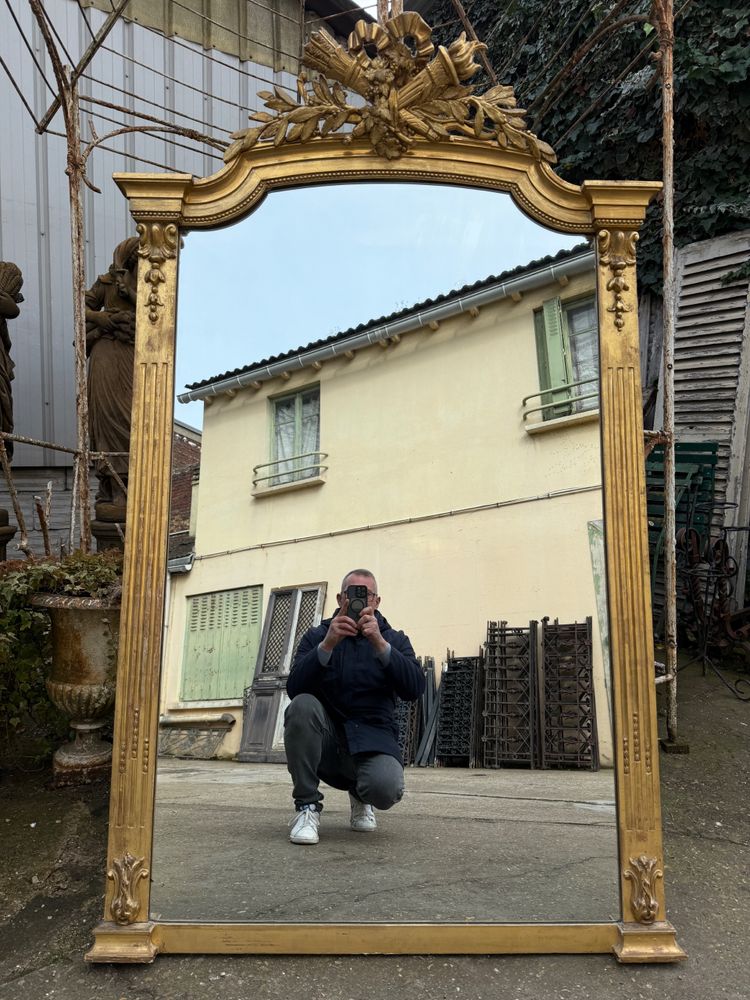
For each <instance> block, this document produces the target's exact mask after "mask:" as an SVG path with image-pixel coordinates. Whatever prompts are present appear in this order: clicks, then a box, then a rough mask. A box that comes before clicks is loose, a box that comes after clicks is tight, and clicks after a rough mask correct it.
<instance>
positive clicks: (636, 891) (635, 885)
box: [623, 854, 664, 924]
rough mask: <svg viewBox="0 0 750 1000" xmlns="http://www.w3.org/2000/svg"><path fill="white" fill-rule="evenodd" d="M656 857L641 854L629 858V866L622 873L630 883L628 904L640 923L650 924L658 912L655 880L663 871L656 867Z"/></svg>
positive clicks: (660, 876) (661, 875)
mask: <svg viewBox="0 0 750 1000" xmlns="http://www.w3.org/2000/svg"><path fill="white" fill-rule="evenodd" d="M658 863H659V862H658V861H657V859H656V858H650V857H648V855H646V854H641V855H639V856H638V857H637V858H631V859H630V867H629V868H626V869H625V871H624V872H623V875H624V877H625V878H626V879H628V880H629V881H630V882H631V883H632V885H631V888H630V892H631V897H630V905H631V907H632V910H633V913H634V914H635V917H636V920H638V921H640V923H642V924H652V923H653V922H654V921H655V920H656V917H657V914H658V913H659V902H658V900H657V898H656V880H657V879H660V878H663V875H664V873H663V872H662V871H661V869H660V868H657V865H658Z"/></svg>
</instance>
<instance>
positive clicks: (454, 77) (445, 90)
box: [224, 12, 556, 163]
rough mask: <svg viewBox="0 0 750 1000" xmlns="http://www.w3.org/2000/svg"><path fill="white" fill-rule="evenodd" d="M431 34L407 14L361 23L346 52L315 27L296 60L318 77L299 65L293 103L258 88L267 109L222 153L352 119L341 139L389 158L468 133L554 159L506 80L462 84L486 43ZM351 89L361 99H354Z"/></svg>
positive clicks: (297, 138) (326, 130) (307, 135)
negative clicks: (478, 90)
mask: <svg viewBox="0 0 750 1000" xmlns="http://www.w3.org/2000/svg"><path fill="white" fill-rule="evenodd" d="M431 35H432V29H431V28H430V26H429V25H428V24H427V23H426V22H425V21H424V20H423V19H422V18H421V17H420V15H419V14H416V13H413V12H410V13H406V14H399V15H398V16H397V17H393V18H391V19H390V20H387V21H385V22H384V23H383V24H373V23H369V22H367V21H359V22H358V23H357V24H356V25H355V28H354V31H353V32H352V33H351V35H350V36H349V40H348V50H347V49H344V48H343V47H342V46H341V45H339V44H338V43H337V42H336V41H334V39H333V38H332V37H331V36H330V35H329V34H327V33H325V32H323V31H319V32H316V34H314V35H313V36H312V38H311V39H310V41H309V42H308V43H307V45H306V46H305V49H304V54H303V58H302V64H303V66H306V67H308V68H309V69H313V70H317V71H318V72H319V74H320V75H319V76H318V77H317V78H316V79H315V80H313V81H308V78H307V76H306V74H305V72H304V70H303V72H302V73H301V74H300V76H299V79H298V81H297V99H296V100H295V99H294V98H293V97H292V96H291V95H290V94H287V93H286V92H285V91H283V90H281V88H279V87H276V88H274V91H273V93H271V92H270V91H261V92H260V93H259V97H261V98H262V99H263V101H264V102H265V105H266V107H267V108H268V109H269V111H258V112H256V113H255V114H252V115H251V116H250V120H251V121H257V122H260V124H259V125H258V126H256V127H253V128H247V129H242V130H241V131H239V132H235V133H234V134H233V135H232V138H233V139H234V140H235V142H234V143H233V144H232V145H231V146H230V147H229V149H228V150H227V151H226V153H225V155H224V158H225V160H226V161H227V162H229V161H230V160H233V159H234V158H235V157H237V156H239V154H240V153H242V152H244V151H245V150H248V149H252V148H253V146H255V145H256V144H257V143H258V142H260V141H264V140H265V141H272V142H273V143H274V145H276V146H280V145H282V144H283V143H289V142H308V141H309V140H311V139H313V138H315V137H317V136H326V135H329V134H330V133H333V132H336V131H337V130H338V129H340V128H342V127H343V126H345V125H349V126H352V128H351V130H350V131H349V132H347V133H346V134H345V135H344V137H343V139H344V142H351V141H352V140H353V139H360V138H362V139H367V140H369V142H370V143H371V145H372V147H373V149H374V150H375V152H376V153H378V154H379V155H380V156H385V157H387V158H388V159H396V158H398V157H400V156H402V155H403V154H404V153H406V152H407V151H408V150H409V148H410V147H411V146H412V145H413V144H414V142H415V141H416V140H417V139H418V138H422V139H428V140H431V141H447V140H449V139H450V138H451V136H452V135H466V136H470V137H471V138H474V139H479V140H483V141H487V142H491V143H496V144H497V145H499V146H501V147H504V148H508V149H517V150H519V151H521V152H524V153H526V154H529V153H530V154H531V155H532V156H534V157H535V158H536V159H538V160H545V161H546V162H548V163H554V162H555V161H556V156H555V152H554V150H553V149H552V147H551V146H549V145H548V144H547V143H546V142H542V141H541V140H540V139H538V138H537V137H536V136H535V135H534V134H533V133H531V132H529V131H528V129H527V128H526V123H525V120H524V115H525V114H526V112H525V111H523V110H522V109H520V108H518V107H517V106H516V98H515V96H514V94H513V88H512V87H507V86H497V87H493V88H492V89H491V90H488V91H486V92H485V93H484V94H481V95H475V94H474V89H475V88H474V87H473V86H471V85H466V84H465V81H466V80H469V79H471V77H472V76H474V74H475V73H476V71H477V70H478V69H479V65H478V64H477V63H475V62H474V55H475V53H476V52H477V51H478V50H482V49H484V48H485V46H484V45H483V44H482V43H481V42H476V41H467V39H466V35H465V33H464V34H461V35H460V36H459V37H458V38H457V39H456V40H455V41H454V42H452V43H451V44H450V45H449V46H448V47H447V48H445V47H444V46H442V45H440V46H439V47H438V49H437V54H435V46H434V44H433V42H432V40H431ZM329 81H334V82H333V84H332V85H331V83H329ZM352 94H358V95H359V96H360V97H361V98H362V99H363V101H364V103H363V104H361V105H360V104H357V105H354V104H352V103H350V101H351V97H352ZM269 112H273V113H269Z"/></svg>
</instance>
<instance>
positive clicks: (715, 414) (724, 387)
mask: <svg viewBox="0 0 750 1000" xmlns="http://www.w3.org/2000/svg"><path fill="white" fill-rule="evenodd" d="M749 255H750V231H745V232H743V233H733V234H732V235H730V236H723V237H720V238H719V239H715V240H705V241H702V242H700V243H693V244H691V245H690V246H687V247H683V248H682V249H681V250H680V251H679V252H678V254H677V289H678V297H677V316H676V323H675V348H674V359H675V360H674V380H675V417H674V420H675V436H676V439H677V441H690V442H697V441H715V442H717V443H718V446H719V448H718V462H717V465H716V485H715V500H716V503H717V511H718V513H717V515H716V516H715V518H714V521H715V524H717V525H718V524H721V523H722V522H723V523H725V524H727V525H746V524H747V523H748V517H749V515H750V496H748V493H750V490H749V489H748V483H747V482H743V479H744V478H745V467H746V458H747V437H748V395H749V393H750V345H749V344H748V339H750V323H749V319H748V312H749V310H748V280H747V278H739V279H735V280H732V281H729V282H728V283H726V284H723V283H722V282H723V279H724V278H725V276H726V275H728V274H730V273H731V272H732V271H735V270H736V269H737V268H738V267H739V266H740V265H741V264H743V263H744V262H745V261H747V259H748V256H749ZM657 405H658V404H657ZM660 411H661V408H660V407H659V408H658V409H657V412H660ZM722 504H728V505H736V506H729V507H727V508H722V507H721V506H720V505H722ZM729 543H730V547H731V548H732V549H733V554H734V556H735V558H736V559H737V561H738V563H739V564H740V574H741V575H740V576H739V579H740V580H744V566H745V559H746V552H747V533H746V532H742V531H740V532H732V533H731V537H730V538H729ZM740 599H741V597H740Z"/></svg>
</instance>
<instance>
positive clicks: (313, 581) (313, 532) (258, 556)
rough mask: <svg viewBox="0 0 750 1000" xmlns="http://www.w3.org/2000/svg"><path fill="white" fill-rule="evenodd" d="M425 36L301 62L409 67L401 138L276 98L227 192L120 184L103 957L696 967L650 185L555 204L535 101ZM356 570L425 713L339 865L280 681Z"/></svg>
mask: <svg viewBox="0 0 750 1000" xmlns="http://www.w3.org/2000/svg"><path fill="white" fill-rule="evenodd" d="M429 35H430V33H429V29H428V28H427V27H426V25H424V22H422V21H421V19H419V18H418V17H417V16H416V15H403V16H401V17H400V18H395V19H393V20H392V21H390V22H387V23H386V24H385V25H380V26H377V27H373V26H372V25H370V26H369V27H368V26H365V25H362V26H361V29H360V30H359V33H358V32H357V31H355V33H354V34H353V35H352V37H351V38H350V40H349V48H348V51H347V50H344V49H343V48H338V47H336V46H334V45H333V43H332V42H330V40H325V39H323V38H322V37H321V36H318V37H317V39H314V40H313V42H311V43H310V45H309V46H308V50H307V58H308V62H309V63H310V65H311V66H312V67H313V68H315V69H318V70H320V71H322V72H323V73H324V75H326V76H328V77H329V78H332V79H335V80H340V81H341V83H343V84H344V85H345V86H346V87H347V88H349V89H351V90H355V91H357V90H358V91H359V92H360V94H362V95H363V96H364V97H365V100H367V94H368V93H370V91H368V89H367V88H368V87H370V86H372V84H371V83H368V82H367V80H368V79H370V77H368V75H367V74H370V75H372V72H373V67H374V68H375V69H376V70H377V69H378V67H381V68H382V65H397V70H398V71H397V72H396V73H395V81H393V80H391V83H390V84H389V85H388V86H390V91H389V93H386V94H385V95H383V94H380V96H381V97H383V96H385V98H386V99H387V107H388V109H389V110H388V112H387V114H385V117H384V116H383V106H382V105H379V104H378V102H377V101H375V103H374V104H373V109H374V111H375V112H378V114H376V115H374V117H371V118H369V119H368V116H367V113H366V109H367V104H365V106H364V107H365V110H364V111H363V109H362V105H356V106H352V109H351V111H350V112H349V111H346V109H347V108H348V107H349V105H348V104H347V103H346V100H345V98H346V93H345V91H344V90H343V89H341V88H339V86H338V85H337V86H336V87H330V85H323V84H321V83H319V82H318V83H317V84H316V87H315V88H313V89H311V90H309V91H307V96H306V97H305V98H304V101H303V105H302V106H300V107H297V106H296V102H295V99H294V98H292V97H290V96H284V97H281V96H280V95H278V94H276V95H273V96H271V97H270V98H269V109H270V111H271V112H272V113H270V114H268V115H266V116H264V117H263V118H261V119H260V125H259V126H258V128H257V129H255V130H254V131H248V132H246V133H243V134H242V135H240V136H239V137H238V139H237V142H236V144H235V147H233V148H232V149H231V150H230V152H229V155H228V157H227V159H228V162H227V166H226V167H225V168H224V169H223V170H222V171H221V172H220V173H218V174H216V175H214V176H212V177H208V178H204V179H199V180H195V179H193V178H191V177H189V176H187V175H118V176H117V177H116V180H117V182H118V184H119V185H120V187H121V188H122V190H123V192H124V193H125V194H126V196H127V197H128V198H129V201H130V208H131V212H132V214H133V217H134V219H135V220H136V222H137V223H138V226H139V232H140V235H141V251H140V252H141V265H140V270H139V282H140V286H139V287H140V293H139V294H140V296H141V303H142V307H141V308H140V311H139V316H138V328H137V341H138V355H137V360H136V391H135V398H134V428H133V444H132V448H131V472H130V483H131V489H130V495H129V500H128V503H129V513H128V524H129V532H128V537H127V541H126V576H125V585H124V603H123V621H122V628H121V633H122V635H123V637H124V641H123V642H122V647H121V650H120V661H119V671H120V673H119V685H118V703H117V713H116V734H115V744H116V753H115V758H116V759H115V764H114V770H113V779H114V780H113V789H112V805H111V817H110V843H109V859H108V873H107V876H108V881H107V887H108V891H107V897H106V904H105V914H104V920H103V921H102V923H101V924H99V926H98V927H97V928H96V929H95V944H94V947H93V948H92V950H91V952H90V953H89V956H88V957H89V958H90V959H91V960H92V961H150V960H151V959H153V957H154V956H155V955H156V954H158V953H176V952H201V951H211V952H216V951H228V952H268V953H273V952H276V953H280V952H284V953H358V952H361V953H375V952H380V953H396V952H452V953H460V952H474V953H479V952H484V953H486V952H498V953H502V952H507V953H518V952H545V951H546V952H566V951H571V952H586V951H588V952H610V951H614V953H615V954H616V955H617V956H618V957H619V958H620V960H622V961H673V960H676V959H678V958H680V957H681V956H682V952H681V949H680V948H679V946H678V945H677V943H676V942H675V938H674V931H673V928H672V927H671V925H670V924H669V923H668V922H667V921H666V918H665V910H664V906H665V904H664V888H663V860H662V846H661V822H660V812H659V786H658V758H657V742H656V720H655V696H654V685H653V666H652V664H653V649H652V642H651V638H650V631H649V599H648V564H647V558H646V556H647V550H646V538H645V521H644V510H643V509H644V483H643V459H642V440H641V439H642V424H641V417H640V387H639V375H638V373H639V361H638V331H637V311H636V278H635V256H636V240H637V235H636V233H637V229H638V226H639V225H640V224H641V222H642V220H643V215H644V212H645V208H646V205H647V204H648V201H649V200H650V198H651V197H652V195H653V194H654V192H655V191H656V190H658V185H656V184H653V183H649V184H645V183H644V184H641V183H636V182H621V183H605V182H589V183H586V184H584V185H583V186H582V187H581V188H578V187H574V186H572V185H570V184H566V183H564V182H563V181H561V180H560V179H559V178H558V177H557V176H556V175H555V173H554V171H553V169H552V167H551V165H550V161H551V160H553V154H552V151H551V150H549V148H548V147H546V146H545V145H544V143H542V142H540V141H539V140H537V139H536V137H534V136H532V135H530V134H529V133H528V132H525V131H524V128H523V122H522V120H520V119H519V117H518V116H517V115H516V114H515V113H514V110H513V101H512V95H510V94H508V93H507V92H506V91H504V90H503V88H499V89H497V90H496V91H495V92H490V93H488V94H486V95H485V96H484V99H483V100H482V101H477V100H476V99H475V98H473V97H472V96H471V93H470V88H469V87H467V86H463V82H464V81H466V80H467V79H468V78H469V77H470V76H471V74H472V72H473V69H474V68H475V67H474V66H473V64H472V57H473V47H472V45H471V44H470V43H465V42H462V41H461V40H459V41H458V42H457V43H456V44H455V45H453V46H451V47H450V49H447V50H446V49H440V50H438V51H437V53H436V52H435V51H434V50H433V47H432V44H431V42H430V37H429ZM389 58H390V59H391V60H392V61H391V62H390V63H389ZM376 60H377V61H376ZM376 75H377V74H376ZM378 79H379V81H380V82H379V83H378V86H379V87H381V90H382V88H383V87H385V86H386V85H385V84H384V83H383V79H382V77H379V78H378ZM307 86H310V85H309V84H308V85H307ZM387 89H388V88H387V87H386V90H387ZM379 93H380V92H379ZM329 101H330V102H332V103H333V104H335V105H336V110H335V111H333V110H331V108H330V107H329V105H328V103H327V102H329ZM355 108H356V110H355ZM345 111H346V113H345ZM461 114H465V116H466V117H467V118H468V119H470V125H469V126H467V123H466V122H462V121H461V120H460V115H461ZM347 116H348V117H347ZM329 119H330V120H329ZM396 120H397V121H398V122H399V123H400V124H399V125H398V127H397V126H396V125H394V124H393V123H394V121H396ZM361 122H369V125H367V126H366V127H365V126H362V127H360V124H359V123H361ZM389 122H390V124H388V123H389ZM308 123H310V124H309V125H308ZM352 124H353V125H354V128H353V129H352V130H351V131H344V132H343V133H340V132H337V127H338V126H341V125H343V126H344V127H345V128H347V126H351V125H352ZM321 132H322V134H321ZM388 220H390V222H389V221H388ZM295 246H299V247H304V248H305V251H306V252H305V253H304V255H302V254H300V256H299V260H300V262H301V263H300V265H299V267H298V268H297V267H295V266H294V265H293V264H292V265H290V263H289V262H290V260H291V261H294V259H295V252H294V248H295ZM178 261H179V268H178ZM311 262H312V264H313V266H314V272H313V273H312V274H311V273H310V269H311ZM303 270H304V272H305V273H302V271H303ZM178 277H179V281H178ZM178 289H179V291H178ZM266 336H268V337H269V338H270V339H264V338H265V337H266ZM175 365H176V367H177V372H178V373H179V375H178V382H180V383H184V382H187V383H188V388H187V389H184V388H182V385H180V386H179V387H178V394H179V397H180V400H181V402H180V403H178V404H177V408H175V406H174V403H173V394H174V384H175V374H174V373H175ZM182 404H187V405H185V406H184V409H181V406H182ZM196 410H199V411H200V413H199V415H198V416H191V414H194V413H195V412H196ZM175 418H176V419H178V420H184V421H185V422H186V423H187V424H191V423H192V424H196V423H201V422H202V439H201V458H200V473H199V476H196V477H195V479H196V480H197V486H196V488H195V489H194V491H193V500H194V510H193V524H192V526H191V529H190V533H191V545H190V547H189V551H187V550H186V553H183V556H182V557H178V558H172V559H169V560H168V558H167V555H168V553H167V541H168V532H169V524H170V479H171V476H170V453H171V441H172V434H173V426H174V424H173V421H174V419H175ZM173 501H174V498H173ZM174 502H176V501H174ZM173 513H174V511H172V514H173ZM172 521H174V518H173V517H172ZM168 563H169V570H170V571H169V572H167V570H168ZM354 566H367V567H368V568H369V569H371V570H372V571H373V572H374V574H375V576H376V577H377V580H378V583H379V588H380V594H381V600H382V607H381V610H382V612H383V614H384V615H385V617H386V618H388V619H389V621H391V622H392V624H393V625H394V627H396V628H398V629H403V630H404V631H405V632H406V633H408V635H409V637H410V639H411V641H412V643H413V646H414V649H415V651H416V653H417V655H418V656H419V657H420V661H421V665H422V670H423V672H424V675H425V679H426V688H427V691H426V694H425V695H424V696H422V698H421V699H419V700H418V702H416V703H414V706H413V708H410V706H409V705H408V704H406V703H404V704H403V705H399V706H398V709H399V712H400V716H399V725H400V738H401V751H402V753H403V755H404V758H405V763H406V764H407V767H406V779H405V780H406V794H405V795H404V798H403V800H402V801H401V802H399V803H398V804H397V805H396V806H395V807H394V808H393V809H392V810H388V811H387V812H382V813H379V814H378V829H377V831H376V832H375V833H373V834H372V835H370V834H368V835H367V836H364V837H363V836H361V835H358V834H353V833H352V831H351V830H350V829H349V801H348V798H347V795H346V793H345V792H343V791H339V790H338V789H332V788H327V787H326V788H325V789H324V792H325V809H324V812H323V816H322V821H321V839H320V843H319V844H316V845H315V846H314V847H312V846H307V845H306V846H299V845H296V844H291V843H290V842H289V840H288V837H287V832H288V831H287V829H286V824H287V820H288V818H289V817H290V815H291V814H292V799H291V787H290V778H289V775H288V773H287V769H286V767H285V766H284V762H285V755H284V744H283V738H282V730H283V712H284V708H285V706H286V704H287V696H286V692H285V683H286V678H287V676H288V674H289V670H290V667H291V664H292V662H293V660H294V654H295V649H296V647H297V645H298V643H299V640H300V637H301V636H302V635H303V634H304V632H305V630H306V629H307V628H308V627H309V626H311V625H314V624H316V623H317V622H319V621H320V620H321V618H323V619H327V618H329V617H330V615H331V614H332V613H333V611H334V610H335V608H336V600H335V595H336V593H337V592H338V591H339V589H340V583H341V577H342V576H343V574H344V573H346V572H347V571H348V570H350V569H352V568H353V567H354ZM451 699H452V702H451ZM451 704H453V706H454V707H453V709H452V711H453V716H451V714H450V711H449V708H450V706H451ZM438 706H439V708H438ZM446 706H448V707H446ZM451 727H452V728H451ZM435 764H437V765H439V766H431V765H435Z"/></svg>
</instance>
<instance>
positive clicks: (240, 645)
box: [180, 587, 263, 701]
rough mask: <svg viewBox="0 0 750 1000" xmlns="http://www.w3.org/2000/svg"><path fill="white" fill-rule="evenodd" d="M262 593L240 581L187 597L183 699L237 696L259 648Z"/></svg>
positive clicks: (204, 699) (259, 588)
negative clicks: (234, 587) (238, 584)
mask: <svg viewBox="0 0 750 1000" xmlns="http://www.w3.org/2000/svg"><path fill="white" fill-rule="evenodd" d="M262 593H263V588H262V587H244V588H240V589H237V590H222V591H216V592H214V593H210V594H196V595H195V596H193V597H190V598H188V617H187V627H186V635H185V647H184V655H183V663H182V679H181V690H180V698H181V700H182V701H216V700H223V699H229V698H241V697H242V692H243V689H244V688H245V686H246V685H247V682H248V678H249V677H250V676H251V675H252V670H253V667H254V665H255V660H256V657H257V654H258V645H259V643H260V630H261V610H262V604H263V602H262Z"/></svg>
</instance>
